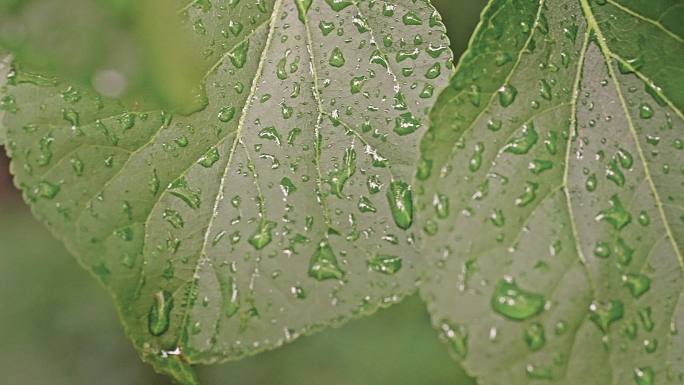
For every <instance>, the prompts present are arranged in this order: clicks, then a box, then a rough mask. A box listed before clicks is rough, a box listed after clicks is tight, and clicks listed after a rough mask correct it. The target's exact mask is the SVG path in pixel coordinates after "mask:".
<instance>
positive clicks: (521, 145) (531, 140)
mask: <svg viewBox="0 0 684 385" xmlns="http://www.w3.org/2000/svg"><path fill="white" fill-rule="evenodd" d="M538 139H539V134H538V133H537V130H535V128H534V124H533V123H531V122H530V123H529V124H525V125H524V126H523V131H522V135H521V136H519V137H517V138H513V139H512V140H511V141H510V142H508V144H506V145H505V146H504V148H503V149H502V151H504V152H510V153H511V154H516V155H522V154H527V153H528V152H529V151H530V149H531V148H532V146H534V145H535V144H537V140H538Z"/></svg>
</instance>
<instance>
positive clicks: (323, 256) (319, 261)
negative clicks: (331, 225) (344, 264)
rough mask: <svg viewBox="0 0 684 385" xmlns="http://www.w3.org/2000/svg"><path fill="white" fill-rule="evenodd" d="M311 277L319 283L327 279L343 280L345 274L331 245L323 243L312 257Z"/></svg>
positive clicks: (310, 265)
mask: <svg viewBox="0 0 684 385" xmlns="http://www.w3.org/2000/svg"><path fill="white" fill-rule="evenodd" d="M309 276H310V277H313V278H315V279H317V280H319V281H322V280H326V279H341V278H342V277H343V276H344V272H343V271H342V269H340V266H339V264H338V263H337V258H336V257H335V253H334V252H333V249H332V248H331V247H330V244H328V242H326V241H321V242H320V243H319V244H318V248H317V249H316V251H315V252H314V254H313V256H312V257H311V263H310V264H309Z"/></svg>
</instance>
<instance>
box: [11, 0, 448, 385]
mask: <svg viewBox="0 0 684 385" xmlns="http://www.w3.org/2000/svg"><path fill="white" fill-rule="evenodd" d="M185 11H186V12H187V14H188V15H187V20H188V21H189V26H191V27H192V28H194V30H197V29H202V30H203V31H204V32H203V34H204V36H206V37H205V38H206V40H207V41H208V42H212V44H207V46H210V45H211V46H212V47H213V48H212V49H213V50H214V51H212V58H214V59H215V60H216V62H215V65H213V66H212V68H211V70H210V71H209V72H208V73H207V74H206V76H205V82H204V87H202V89H200V90H197V93H196V95H197V98H196V100H195V101H194V103H193V105H191V106H188V108H187V109H188V110H193V111H196V112H195V113H193V114H191V115H189V116H181V115H179V114H175V115H174V114H171V113H169V112H168V111H143V110H140V109H139V108H138V107H136V105H135V104H133V105H132V106H129V105H125V104H124V103H123V102H119V101H116V100H109V99H106V98H103V97H101V96H98V95H97V94H95V93H94V92H92V91H90V90H87V89H78V88H74V87H71V86H69V85H68V84H65V83H62V82H59V80H56V79H53V78H48V77H46V76H43V75H36V74H33V73H27V72H22V71H21V69H20V68H18V69H15V71H14V72H13V75H12V77H11V80H12V85H11V86H9V87H8V95H9V97H10V98H12V100H13V103H14V105H15V106H16V109H15V110H14V111H12V113H8V114H7V116H6V117H5V123H6V125H7V134H8V149H9V152H10V155H11V157H12V172H13V173H14V175H15V181H16V184H17V185H18V186H20V187H21V188H22V189H23V191H24V196H25V199H26V200H27V201H28V202H29V203H30V204H31V206H32V208H33V210H34V212H35V214H36V215H37V216H38V217H39V218H40V219H42V221H43V222H44V223H46V224H47V225H48V226H49V227H50V228H51V230H52V231H53V232H54V233H55V234H56V235H57V236H58V237H59V238H60V239H62V240H63V241H64V242H65V244H66V245H67V247H68V248H69V249H70V251H71V252H72V253H73V254H74V255H75V256H76V257H77V258H78V260H79V261H80V262H81V264H83V266H85V267H86V268H87V269H88V270H90V271H91V272H93V273H94V274H95V275H96V276H97V277H98V278H99V280H100V281H101V282H102V283H103V284H104V285H105V286H106V287H107V288H108V289H109V290H110V291H111V293H112V295H113V296H114V298H115V301H116V304H117V307H118V309H119V312H120V315H121V317H122V320H123V323H124V325H125V327H126V331H127V333H128V335H129V336H130V337H131V339H132V340H133V342H134V343H135V346H136V347H137V348H138V350H139V351H140V352H141V354H142V356H143V358H144V359H145V360H147V361H150V362H152V363H153V364H154V365H155V366H156V368H157V369H158V370H161V371H163V372H166V373H168V374H171V375H172V376H174V378H175V379H176V380H177V381H178V382H179V383H182V384H195V383H196V382H197V379H196V378H195V376H194V373H193V372H192V370H191V368H190V367H189V365H192V364H199V363H213V362H217V361H224V360H230V359H236V358H239V357H241V356H244V355H248V354H254V353H256V352H259V351H261V350H265V349H271V348H275V347H277V346H280V345H281V344H283V343H286V342H289V341H291V340H294V339H296V338H297V337H299V336H300V335H303V334H307V333H311V332H313V331H315V330H318V329H320V328H322V327H324V326H326V325H329V324H339V323H342V322H344V321H345V320H347V319H349V318H350V317H352V316H358V315H362V314H366V313H368V312H371V311H373V310H374V309H376V308H377V307H379V306H385V305H389V304H392V303H395V302H397V301H399V300H400V299H401V298H402V296H404V295H405V294H407V293H410V292H412V291H413V290H414V289H413V288H414V281H415V278H416V268H415V264H416V263H417V262H418V261H419V259H417V255H416V252H415V251H414V248H413V246H412V245H413V238H414V236H413V232H414V229H415V226H414V225H413V213H412V199H411V197H412V192H411V186H410V184H409V183H410V182H411V179H412V177H413V173H414V171H413V170H414V164H415V159H416V158H417V153H418V143H419V140H418V138H419V137H420V135H421V134H422V133H424V131H425V130H426V129H427V122H426V112H427V109H428V108H429V107H430V106H431V104H432V102H433V100H432V95H433V93H435V92H439V91H440V90H441V88H442V87H443V86H444V85H445V84H446V82H447V78H448V77H449V76H450V75H451V64H450V63H451V56H450V52H449V49H448V41H447V39H446V36H445V35H444V29H443V25H442V24H441V22H440V20H439V16H438V15H437V13H436V11H435V10H434V9H433V8H432V7H431V6H430V5H429V3H428V2H426V1H413V0H402V1H394V2H391V1H388V2H383V3H378V2H359V3H356V2H347V1H333V0H326V1H323V0H319V1H314V2H313V3H311V2H307V1H289V0H288V1H284V0H276V1H257V2H253V1H252V2H248V1H242V2H237V1H228V2H225V3H224V2H218V1H214V2H211V3H210V2H208V1H206V2H200V1H195V2H193V3H191V4H189V5H188V7H187V8H185ZM434 95H436V94H434Z"/></svg>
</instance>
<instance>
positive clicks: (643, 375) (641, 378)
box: [634, 366, 655, 385]
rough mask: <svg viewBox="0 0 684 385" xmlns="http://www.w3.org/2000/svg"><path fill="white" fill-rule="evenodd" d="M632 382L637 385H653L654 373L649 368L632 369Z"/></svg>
mask: <svg viewBox="0 0 684 385" xmlns="http://www.w3.org/2000/svg"><path fill="white" fill-rule="evenodd" d="M634 382H636V383H637V385H653V384H654V383H655V372H654V371H653V369H651V368H650V367H648V366H647V367H644V368H636V369H634Z"/></svg>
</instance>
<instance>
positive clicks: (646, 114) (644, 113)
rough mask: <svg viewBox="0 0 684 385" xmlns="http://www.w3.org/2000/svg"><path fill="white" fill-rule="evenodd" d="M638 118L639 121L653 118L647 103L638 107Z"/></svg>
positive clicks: (651, 109)
mask: <svg viewBox="0 0 684 385" xmlns="http://www.w3.org/2000/svg"><path fill="white" fill-rule="evenodd" d="M639 117H640V118H641V119H650V118H651V117H653V107H651V105H649V104H648V103H642V104H641V105H640V106H639Z"/></svg>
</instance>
